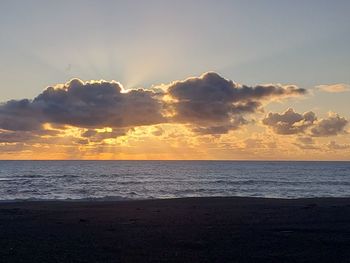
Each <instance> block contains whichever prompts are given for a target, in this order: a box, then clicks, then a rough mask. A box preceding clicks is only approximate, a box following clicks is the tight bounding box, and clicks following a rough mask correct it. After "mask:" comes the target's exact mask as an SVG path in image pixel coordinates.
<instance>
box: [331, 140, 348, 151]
mask: <svg viewBox="0 0 350 263" xmlns="http://www.w3.org/2000/svg"><path fill="white" fill-rule="evenodd" d="M327 146H328V148H329V149H330V150H346V149H350V145H349V144H338V143H336V142H335V141H330V142H329V143H328V144H327Z"/></svg>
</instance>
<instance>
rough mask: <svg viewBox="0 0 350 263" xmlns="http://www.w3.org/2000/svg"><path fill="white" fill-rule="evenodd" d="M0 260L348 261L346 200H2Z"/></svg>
mask: <svg viewBox="0 0 350 263" xmlns="http://www.w3.org/2000/svg"><path fill="white" fill-rule="evenodd" d="M0 236H1V239H0V246H1V248H2V249H1V250H0V262H318V263H319V262H340V263H341V262H349V261H348V260H349V258H350V250H349V246H350V198H333V197H331V198H307V199H275V198H249V197H209V198H206V197H201V198H197V197H194V198H176V199H152V200H127V201H68V202H67V201H26V202H12V203H0Z"/></svg>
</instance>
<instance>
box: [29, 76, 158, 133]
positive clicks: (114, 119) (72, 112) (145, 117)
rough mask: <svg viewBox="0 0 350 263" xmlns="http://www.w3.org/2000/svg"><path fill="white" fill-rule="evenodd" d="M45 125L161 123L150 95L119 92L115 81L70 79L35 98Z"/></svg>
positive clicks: (140, 92)
mask: <svg viewBox="0 0 350 263" xmlns="http://www.w3.org/2000/svg"><path fill="white" fill-rule="evenodd" d="M32 104H33V105H40V106H39V107H40V108H41V109H42V111H43V114H44V115H45V116H46V118H47V121H48V122H52V123H59V124H68V125H72V126H78V127H96V128H99V127H129V126H139V125H150V124H156V123H160V122H163V121H164V119H163V117H162V115H161V104H160V102H159V101H158V100H157V99H156V98H155V97H154V93H153V92H151V91H146V90H142V89H138V90H132V91H130V92H122V88H121V86H120V84H119V83H117V82H107V81H99V82H92V83H90V82H86V83H83V82H82V81H80V80H77V79H74V80H72V81H70V82H69V83H67V84H66V85H64V86H63V87H61V88H53V87H49V88H47V89H46V90H45V91H44V92H43V93H42V94H40V95H39V96H38V97H36V98H35V99H34V100H33V102H32Z"/></svg>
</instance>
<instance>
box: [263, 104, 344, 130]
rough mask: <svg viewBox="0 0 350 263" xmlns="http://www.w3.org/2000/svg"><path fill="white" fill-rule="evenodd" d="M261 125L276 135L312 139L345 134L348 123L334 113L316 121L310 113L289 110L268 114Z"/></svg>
mask: <svg viewBox="0 0 350 263" xmlns="http://www.w3.org/2000/svg"><path fill="white" fill-rule="evenodd" d="M262 123H263V124H265V125H267V126H269V127H270V128H272V130H273V131H274V132H275V133H277V134H283V135H290V134H300V133H308V134H309V135H310V136H313V137H327V136H335V135H338V134H340V133H345V132H346V131H345V126H346V125H347V124H348V121H347V120H346V119H345V118H344V117H340V116H339V115H338V114H336V113H330V114H329V116H328V117H327V118H324V119H319V120H318V119H317V117H316V115H315V113H314V112H312V111H308V112H305V113H303V114H300V113H297V112H295V111H294V110H293V109H292V108H289V109H287V110H286V111H285V112H283V113H272V112H270V113H269V114H268V115H267V116H266V117H265V118H264V119H263V120H262Z"/></svg>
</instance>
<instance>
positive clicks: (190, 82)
mask: <svg viewBox="0 0 350 263" xmlns="http://www.w3.org/2000/svg"><path fill="white" fill-rule="evenodd" d="M305 93H306V90H304V89H300V88H297V87H296V86H293V85H289V86H281V85H272V84H270V85H258V86H254V87H250V86H245V85H239V84H237V83H234V82H233V81H231V80H227V79H225V78H223V77H221V76H220V75H218V74H217V73H214V72H208V73H205V74H203V75H202V76H200V77H194V78H189V79H186V80H184V81H176V82H173V83H172V84H170V85H169V86H168V88H167V95H168V96H169V97H170V98H171V102H170V108H171V110H172V113H173V116H172V120H173V121H175V122H179V123H187V124H193V125H194V131H199V132H203V133H226V132H227V131H229V130H230V129H236V128H238V127H239V126H241V125H243V124H245V123H246V120H245V119H244V118H243V115H245V114H249V113H254V112H256V111H257V110H258V109H259V108H260V107H261V106H262V102H263V101H265V100H272V99H279V98H284V97H290V96H297V95H302V94H305Z"/></svg>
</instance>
